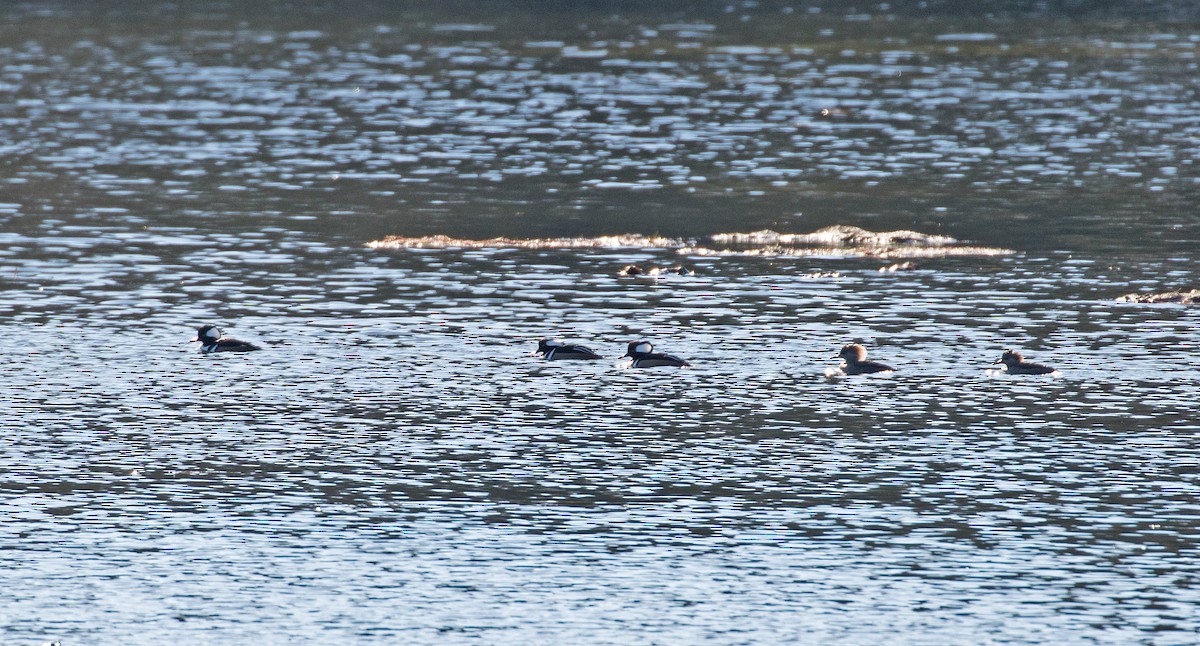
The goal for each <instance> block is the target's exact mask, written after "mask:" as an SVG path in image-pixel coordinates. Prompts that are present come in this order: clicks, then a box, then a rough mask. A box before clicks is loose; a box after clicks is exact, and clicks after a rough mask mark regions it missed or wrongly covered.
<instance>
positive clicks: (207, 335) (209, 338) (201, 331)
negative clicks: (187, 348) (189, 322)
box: [192, 325, 221, 345]
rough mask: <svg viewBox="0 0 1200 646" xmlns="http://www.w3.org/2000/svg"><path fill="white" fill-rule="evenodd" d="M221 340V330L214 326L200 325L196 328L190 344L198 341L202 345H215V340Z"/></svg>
mask: <svg viewBox="0 0 1200 646" xmlns="http://www.w3.org/2000/svg"><path fill="white" fill-rule="evenodd" d="M219 338H221V330H219V329H218V328H217V326H215V325H202V326H200V327H199V328H196V338H194V339H192V343H195V342H197V341H199V342H200V343H203V344H204V345H208V344H210V343H216V342H217V339H219Z"/></svg>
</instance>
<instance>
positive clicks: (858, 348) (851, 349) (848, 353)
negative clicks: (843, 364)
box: [838, 343, 867, 363]
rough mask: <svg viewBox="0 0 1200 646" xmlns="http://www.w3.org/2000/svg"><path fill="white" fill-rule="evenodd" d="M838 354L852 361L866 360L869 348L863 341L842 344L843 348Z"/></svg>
mask: <svg viewBox="0 0 1200 646" xmlns="http://www.w3.org/2000/svg"><path fill="white" fill-rule="evenodd" d="M838 356H839V357H841V358H843V359H845V360H846V361H848V362H850V363H856V362H859V361H866V359H867V349H866V348H864V347H863V346H862V344H861V343H847V344H846V345H844V346H842V350H841V352H838Z"/></svg>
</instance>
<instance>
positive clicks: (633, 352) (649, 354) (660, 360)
mask: <svg viewBox="0 0 1200 646" xmlns="http://www.w3.org/2000/svg"><path fill="white" fill-rule="evenodd" d="M625 357H630V358H631V359H633V361H631V362H630V364H629V365H630V367H631V368H656V367H658V366H673V367H680V368H681V367H683V366H690V365H692V364H690V363H688V362H687V361H685V360H683V359H680V358H679V357H677V356H675V355H673V354H663V353H661V352H655V351H654V345H653V344H651V343H650V342H649V341H634V342H633V343H630V344H629V351H628V352H626V353H625ZM622 358H624V357H622Z"/></svg>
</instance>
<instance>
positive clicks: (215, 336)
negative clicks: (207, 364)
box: [192, 325, 259, 354]
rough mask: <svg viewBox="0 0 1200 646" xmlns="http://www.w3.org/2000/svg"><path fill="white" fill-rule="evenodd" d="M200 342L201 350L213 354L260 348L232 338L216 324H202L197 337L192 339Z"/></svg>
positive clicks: (197, 331) (194, 341)
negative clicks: (223, 332) (224, 333)
mask: <svg viewBox="0 0 1200 646" xmlns="http://www.w3.org/2000/svg"><path fill="white" fill-rule="evenodd" d="M196 342H199V343H200V352H201V353H203V354H211V353H213V352H250V351H252V350H258V349H259V347H258V346H256V345H254V344H253V343H247V342H246V341H238V340H237V339H231V338H229V337H227V336H225V335H223V334H221V330H219V329H217V326H215V325H202V326H200V327H199V328H197V330H196V338H194V339H192V343H196Z"/></svg>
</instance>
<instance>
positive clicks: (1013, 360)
mask: <svg viewBox="0 0 1200 646" xmlns="http://www.w3.org/2000/svg"><path fill="white" fill-rule="evenodd" d="M996 363H1003V364H1004V370H1005V372H1007V373H1008V374H1010V375H1049V374H1053V373H1056V372H1058V370H1056V369H1054V368H1051V367H1050V366H1044V365H1042V364H1040V363H1030V362H1028V361H1026V360H1025V357H1023V356H1021V353H1020V352H1013V351H1012V350H1005V351H1004V355H1003V356H1001V357H1000V358H999V359H998V360H997V361H996ZM992 365H995V364H992Z"/></svg>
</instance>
